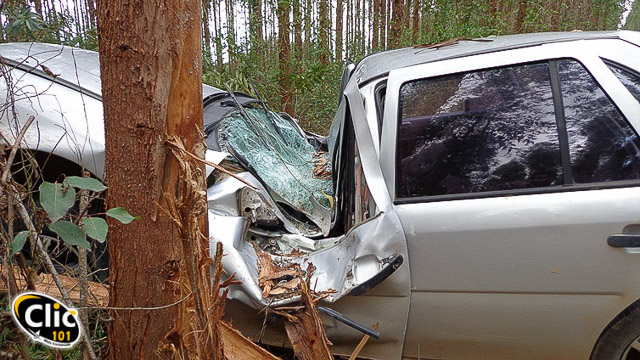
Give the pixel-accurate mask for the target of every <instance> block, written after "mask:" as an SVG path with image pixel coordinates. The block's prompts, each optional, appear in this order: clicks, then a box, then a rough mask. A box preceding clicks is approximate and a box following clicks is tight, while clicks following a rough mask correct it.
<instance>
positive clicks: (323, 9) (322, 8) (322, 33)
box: [318, 0, 330, 65]
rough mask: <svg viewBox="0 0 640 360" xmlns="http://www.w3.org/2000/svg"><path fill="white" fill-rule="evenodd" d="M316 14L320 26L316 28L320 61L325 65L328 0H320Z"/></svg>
mask: <svg viewBox="0 0 640 360" xmlns="http://www.w3.org/2000/svg"><path fill="white" fill-rule="evenodd" d="M318 5H319V7H318V15H319V17H320V28H319V29H318V35H319V37H318V43H319V45H320V63H321V64H322V65H327V63H328V60H327V59H328V56H329V30H330V28H329V26H330V25H329V14H328V12H329V4H328V0H320V2H319V4H318Z"/></svg>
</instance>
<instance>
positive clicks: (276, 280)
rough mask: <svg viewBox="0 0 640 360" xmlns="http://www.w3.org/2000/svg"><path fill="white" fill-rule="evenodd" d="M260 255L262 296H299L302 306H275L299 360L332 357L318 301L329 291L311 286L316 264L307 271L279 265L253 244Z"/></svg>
mask: <svg viewBox="0 0 640 360" xmlns="http://www.w3.org/2000/svg"><path fill="white" fill-rule="evenodd" d="M253 246H254V248H255V250H256V255H257V256H258V283H259V285H260V287H261V288H262V295H263V297H265V298H266V297H268V296H271V297H275V298H279V297H280V296H278V295H283V294H286V295H287V296H298V295H299V296H300V297H301V299H300V305H299V306H287V307H280V308H276V309H274V312H275V313H276V314H278V315H281V316H282V317H284V319H285V329H286V330H287V335H288V336H289V340H290V341H291V346H292V347H293V351H294V353H295V354H296V358H297V359H300V360H330V359H333V356H332V355H331V349H329V345H331V343H330V342H329V339H328V338H327V335H326V333H325V331H324V326H323V325H322V320H321V319H320V314H318V310H317V309H316V302H317V301H319V300H320V299H322V298H323V297H325V296H327V295H328V293H321V294H316V293H314V292H312V291H311V289H310V288H309V280H310V279H311V275H312V274H313V272H314V270H315V268H314V267H313V265H312V264H309V267H308V268H307V270H306V272H305V275H304V276H303V272H302V270H301V269H300V268H299V267H298V266H297V265H284V266H283V267H284V268H282V267H281V266H278V265H276V264H275V263H274V262H273V261H272V259H271V257H270V256H269V254H267V253H265V252H263V251H262V250H260V248H259V247H258V245H257V244H256V243H254V244H253Z"/></svg>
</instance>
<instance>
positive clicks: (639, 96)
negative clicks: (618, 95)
mask: <svg viewBox="0 0 640 360" xmlns="http://www.w3.org/2000/svg"><path fill="white" fill-rule="evenodd" d="M607 65H608V66H609V69H611V71H613V73H614V74H615V75H616V76H617V77H618V79H619V80H620V81H621V82H622V84H623V85H624V86H626V87H627V89H629V92H631V94H633V96H635V98H636V100H638V101H640V76H638V75H637V74H635V73H632V72H631V71H629V70H626V69H624V68H622V67H621V66H617V65H613V64H611V63H607Z"/></svg>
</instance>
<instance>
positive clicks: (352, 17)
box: [0, 0, 640, 134]
mask: <svg viewBox="0 0 640 360" xmlns="http://www.w3.org/2000/svg"><path fill="white" fill-rule="evenodd" d="M202 4H203V6H202V24H203V31H202V34H203V39H202V44H203V46H202V50H203V54H204V56H203V61H204V66H203V82H204V83H206V84H209V85H212V86H215V87H218V88H222V89H224V88H225V84H229V86H230V87H231V88H232V89H233V90H236V91H244V92H247V93H252V91H251V86H250V81H249V80H251V81H252V82H253V83H255V85H256V87H257V89H258V91H259V92H260V93H261V95H262V96H263V97H264V98H265V99H266V101H267V102H268V104H269V105H270V106H271V107H273V108H274V109H276V110H281V111H286V112H288V113H289V114H291V115H293V116H294V117H296V118H298V120H299V121H300V124H301V125H302V126H303V127H304V128H305V129H307V130H310V131H314V132H317V133H320V134H326V132H327V130H328V127H329V125H330V123H331V120H332V117H333V114H334V112H335V109H336V107H337V100H338V99H337V98H338V90H339V89H338V87H339V84H340V77H341V74H342V69H343V66H344V64H345V62H347V61H351V62H354V63H357V62H358V61H359V60H361V59H362V58H363V57H365V56H367V55H369V54H371V53H375V52H379V51H384V50H388V49H393V48H398V47H404V46H411V45H418V44H431V43H438V42H441V41H445V40H448V39H452V38H456V37H465V38H476V37H484V36H491V35H505V34H513V33H524V32H540V31H573V30H582V31H588V30H613V29H617V28H623V29H629V30H640V1H633V0H511V1H498V0H453V1H452V0H314V1H311V0H203V1H202ZM0 22H1V25H2V29H1V33H0V41H1V42H8V41H41V42H49V43H57V44H65V45H69V46H77V47H80V48H84V49H90V50H97V48H98V41H97V29H96V23H97V21H96V0H0Z"/></svg>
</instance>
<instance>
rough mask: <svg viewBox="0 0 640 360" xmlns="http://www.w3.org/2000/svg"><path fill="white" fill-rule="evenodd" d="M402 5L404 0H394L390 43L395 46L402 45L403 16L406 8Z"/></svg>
mask: <svg viewBox="0 0 640 360" xmlns="http://www.w3.org/2000/svg"><path fill="white" fill-rule="evenodd" d="M402 5H403V4H402V0H393V10H392V15H391V34H390V36H389V43H390V44H391V47H393V48H395V47H398V45H400V40H401V38H402V16H403V15H404V9H403V8H402Z"/></svg>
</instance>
